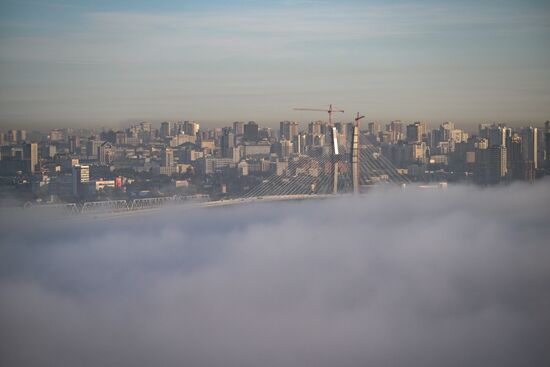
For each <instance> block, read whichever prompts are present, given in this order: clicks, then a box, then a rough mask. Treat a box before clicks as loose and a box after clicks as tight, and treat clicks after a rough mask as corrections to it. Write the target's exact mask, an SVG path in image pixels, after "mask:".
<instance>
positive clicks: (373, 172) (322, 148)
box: [29, 106, 411, 215]
mask: <svg viewBox="0 0 550 367" xmlns="http://www.w3.org/2000/svg"><path fill="white" fill-rule="evenodd" d="M323 111H324V110H323ZM327 111H328V112H329V116H330V114H331V113H332V112H334V111H337V110H333V109H332V106H331V107H330V108H329V110H327ZM338 111H342V110H338ZM342 112H343V111H342ZM361 118H363V116H359V114H357V118H356V119H355V124H354V125H353V129H352V130H353V131H352V133H351V136H350V139H344V141H349V142H348V143H346V144H341V142H340V141H339V139H338V136H341V134H339V133H338V131H337V130H336V127H334V126H331V125H329V126H328V131H327V133H328V134H327V137H328V139H327V140H328V143H326V144H323V145H319V146H308V147H307V149H306V151H305V152H303V153H301V154H290V155H289V156H288V157H285V158H280V159H279V160H278V161H277V162H276V164H277V169H275V170H274V172H273V173H272V174H271V175H270V176H268V177H265V178H263V179H262V180H261V181H259V182H258V184H256V185H253V186H252V187H250V188H249V189H248V190H247V191H245V192H244V193H241V194H239V195H227V196H225V197H223V199H215V200H212V199H211V198H210V197H209V196H208V195H190V196H170V197H156V198H140V199H133V200H106V201H96V202H85V203H81V204H76V203H65V204H46V205H29V208H30V209H32V210H33V212H48V214H51V215H78V214H83V215H101V214H108V213H110V214H113V213H124V212H138V211H144V210H151V209H158V208H160V207H165V206H170V205H180V204H192V206H193V207H213V206H223V205H235V204H243V203H250V202H255V201H258V200H263V201H281V200H306V199H319V198H327V197H334V196H336V195H341V194H350V193H353V194H361V193H365V192H366V191H368V188H369V187H372V186H376V185H382V184H393V185H400V186H403V185H406V184H408V183H410V182H411V181H410V179H409V178H408V177H407V175H406V174H404V173H403V172H401V170H399V169H398V168H397V167H396V166H395V165H394V164H393V163H392V162H391V161H390V160H389V159H388V158H387V157H385V156H384V155H382V154H381V151H380V150H379V148H378V147H375V146H373V145H372V144H370V143H369V142H368V141H367V139H361V138H362V136H361V135H360V131H359V123H358V122H359V120H360V119H361Z"/></svg>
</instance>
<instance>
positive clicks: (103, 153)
mask: <svg viewBox="0 0 550 367" xmlns="http://www.w3.org/2000/svg"><path fill="white" fill-rule="evenodd" d="M114 156H115V149H114V148H113V144H111V142H108V141H106V142H105V143H103V144H101V146H100V147H99V162H100V163H101V164H111V163H112V162H113V160H114Z"/></svg>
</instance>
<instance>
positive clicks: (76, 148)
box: [69, 135, 80, 154]
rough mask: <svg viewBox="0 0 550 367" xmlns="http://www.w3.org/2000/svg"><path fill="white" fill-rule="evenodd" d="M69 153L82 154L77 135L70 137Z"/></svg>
mask: <svg viewBox="0 0 550 367" xmlns="http://www.w3.org/2000/svg"><path fill="white" fill-rule="evenodd" d="M69 153H71V154H76V153H80V137H79V136H76V135H71V136H69Z"/></svg>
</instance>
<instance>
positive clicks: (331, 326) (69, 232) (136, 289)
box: [0, 180, 550, 367]
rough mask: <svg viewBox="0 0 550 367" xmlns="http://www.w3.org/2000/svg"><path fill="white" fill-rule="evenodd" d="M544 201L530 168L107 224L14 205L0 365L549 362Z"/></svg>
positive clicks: (4, 265)
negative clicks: (527, 178)
mask: <svg viewBox="0 0 550 367" xmlns="http://www.w3.org/2000/svg"><path fill="white" fill-rule="evenodd" d="M548 202H550V185H549V183H548V180H546V181H545V180H542V181H540V182H538V183H537V184H535V185H526V184H513V185H509V186H500V187H495V188H491V189H490V190H489V189H482V188H479V187H463V186H459V185H456V186H451V187H449V188H448V189H446V190H434V191H431V190H420V189H415V188H414V187H412V186H411V187H409V188H408V189H407V190H402V189H399V188H393V189H383V188H379V189H377V190H373V191H371V192H370V193H369V195H365V196H360V197H352V196H348V197H345V196H344V197H340V198H335V199H330V200H320V201H308V202H299V203H297V202H295V203H262V204H256V205H241V206H235V207H232V208H217V209H202V210H194V211H192V212H191V211H189V210H185V208H184V209H181V210H178V209H174V210H167V211H164V212H161V213H157V214H155V215H150V216H148V215H144V216H133V217H131V218H127V219H118V220H113V219H109V220H92V219H87V220H83V219H82V218H80V219H78V218H77V219H74V220H72V221H70V220H65V221H57V222H54V223H52V222H47V223H46V222H45V221H44V219H43V218H42V219H41V220H36V221H34V220H33V218H32V217H29V216H27V217H25V218H23V219H22V220H21V221H18V220H17V219H14V218H15V216H14V215H13V213H11V215H10V217H11V220H6V221H0V229H1V231H2V236H1V238H0V294H1V295H2V296H1V297H0V340H2V342H1V343H0V365H3V366H29V367H32V366H44V365H55V366H83V367H86V366H105V367H109V366H137V367H139V366H166V367H170V366H189V367H195V366H235V367H247V366H266V367H270V366H277V367H282V366H283V367H286V366H319V367H324V366H343V367H350V366H397V367H398V366H422V367H427V366H428V367H429V366H457V367H458V366H503V367H508V366H548V365H550V350H549V349H548V335H549V333H550V307H549V305H550V291H549V287H550V267H549V266H548V264H549V263H550V246H549V243H548V238H550V227H549V226H548V217H549V215H550V211H549V210H550V209H549V207H548ZM6 214H10V213H6ZM14 221H15V222H14ZM30 221H31V222H32V223H35V224H34V225H33V226H29V225H28V223H29V222H30Z"/></svg>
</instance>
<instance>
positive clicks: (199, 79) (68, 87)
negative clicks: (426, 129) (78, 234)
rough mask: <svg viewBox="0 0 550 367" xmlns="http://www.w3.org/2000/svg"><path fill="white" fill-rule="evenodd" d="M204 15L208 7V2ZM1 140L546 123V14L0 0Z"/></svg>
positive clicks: (466, 7)
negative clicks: (147, 123)
mask: <svg viewBox="0 0 550 367" xmlns="http://www.w3.org/2000/svg"><path fill="white" fill-rule="evenodd" d="M205 3H206V4H205ZM0 22H1V23H0V128H5V127H8V126H10V127H17V126H25V127H28V126H31V125H36V126H46V125H48V126H50V125H52V124H60V125H74V124H80V125H81V126H86V125H92V124H93V125H97V124H100V125H116V124H120V123H121V122H127V121H135V120H140V119H148V120H151V121H160V120H165V119H168V120H182V119H194V120H197V121H201V122H207V123H220V124H221V123H228V122H232V121H234V120H256V121H258V122H260V123H274V122H278V121H280V120H284V119H296V120H300V121H307V120H312V119H317V118H324V117H325V116H324V115H323V114H320V115H319V114H315V113H313V114H311V113H305V112H295V111H293V110H292V108H293V107H302V106H303V107H324V106H327V105H328V104H329V103H334V104H336V105H338V106H340V107H342V108H344V109H346V115H345V116H344V117H343V119H344V120H349V119H350V118H351V116H352V115H353V114H354V113H355V112H356V111H361V112H362V113H364V114H366V115H367V116H368V118H369V120H373V119H376V120H381V121H385V120H392V119H402V120H425V121H428V122H434V123H440V122H441V121H444V120H452V121H455V122H457V123H478V122H492V121H503V122H522V123H535V124H539V123H542V122H543V121H545V120H547V119H549V118H550V3H549V2H548V1H529V0H517V1H513V0H503V1H496V0H494V1H406V0H405V1H315V0H313V1H309V0H303V1H300V0H296V1H292V0H288V1H231V2H229V1H209V2H204V1H164V2H158V1H152V2H151V1H141V0H137V1H116V0H109V1H107V0H99V1H83V0H81V1H75V0H71V1H65V0H57V1H47V0H44V1H42V0H40V1H25V0H0Z"/></svg>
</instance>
